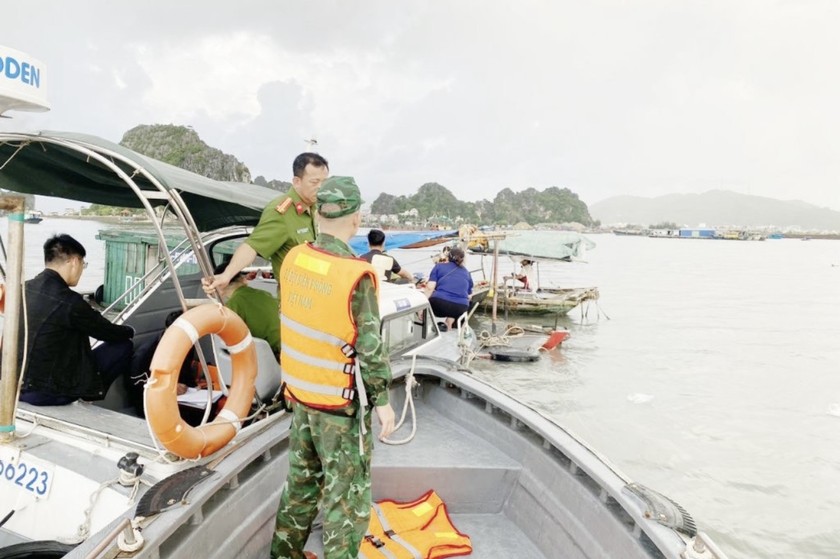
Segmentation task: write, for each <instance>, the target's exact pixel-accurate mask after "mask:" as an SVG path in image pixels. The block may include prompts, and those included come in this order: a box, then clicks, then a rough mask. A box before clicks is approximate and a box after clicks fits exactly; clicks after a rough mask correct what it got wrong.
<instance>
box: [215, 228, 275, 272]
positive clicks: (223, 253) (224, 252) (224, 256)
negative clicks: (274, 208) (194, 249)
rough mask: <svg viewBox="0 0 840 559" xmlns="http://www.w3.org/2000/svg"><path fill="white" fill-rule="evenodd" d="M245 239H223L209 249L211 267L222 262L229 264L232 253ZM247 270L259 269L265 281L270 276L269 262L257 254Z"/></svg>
mask: <svg viewBox="0 0 840 559" xmlns="http://www.w3.org/2000/svg"><path fill="white" fill-rule="evenodd" d="M247 238H248V237H244V236H243V237H236V238H234V239H225V240H223V241H219V242H217V243H215V244H214V245H213V246H212V247H210V261H211V262H212V263H213V267H214V268H215V267H216V266H218V265H219V264H221V263H222V262H229V261H230V259H231V258H232V257H233V253H234V252H236V249H237V248H239V245H241V244H242V243H244V242H245V239H247ZM248 268H259V269H260V271H261V273H262V275H263V277H266V278H267V279H268V278H269V277H270V276H271V262H269V261H268V260H266V259H265V258H263V257H262V256H260V255H259V254H258V255H257V257H256V259H254V263H253V264H251V265H250V266H248Z"/></svg>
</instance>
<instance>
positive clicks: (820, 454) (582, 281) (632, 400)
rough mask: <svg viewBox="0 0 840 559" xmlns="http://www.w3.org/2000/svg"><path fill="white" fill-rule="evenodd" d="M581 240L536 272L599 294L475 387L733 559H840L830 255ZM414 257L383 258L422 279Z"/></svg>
mask: <svg viewBox="0 0 840 559" xmlns="http://www.w3.org/2000/svg"><path fill="white" fill-rule="evenodd" d="M589 237H590V238H591V239H592V240H594V241H595V242H596V243H597V245H598V246H597V247H596V248H595V249H594V250H592V251H590V252H589V253H588V254H587V255H586V257H585V259H586V262H585V263H584V262H572V263H545V262H543V263H541V264H540V269H539V273H540V280H541V282H542V283H543V284H544V285H554V286H557V287H581V286H583V287H585V286H597V287H598V288H599V289H600V293H601V298H600V300H599V301H598V302H597V304H595V303H590V304H588V305H586V304H584V306H583V308H579V309H574V310H573V311H572V312H570V313H569V315H568V316H567V317H566V318H565V319H563V320H562V321H560V324H561V325H562V326H566V327H567V328H568V329H569V330H570V331H571V338H570V339H569V340H567V341H565V342H564V343H563V345H562V346H561V348H560V349H559V350H556V351H554V352H552V353H550V354H546V355H544V356H543V357H542V359H541V360H540V361H539V362H537V363H535V364H533V365H531V364H508V363H498V362H480V361H479V362H476V363H475V365H474V367H475V369H476V374H477V375H479V376H480V377H481V378H483V379H485V380H488V381H490V382H492V383H493V384H495V385H497V386H499V387H501V388H502V389H503V390H505V391H506V392H508V393H510V394H512V395H514V396H515V397H516V398H517V399H519V400H521V401H523V402H525V403H527V404H528V405H530V406H532V407H534V408H536V409H538V410H540V411H542V412H544V413H545V414H547V415H549V416H551V417H553V418H554V419H556V421H557V422H558V423H559V424H560V425H562V426H563V427H565V428H567V429H568V430H570V431H572V432H573V433H575V434H576V435H577V436H579V437H580V438H582V439H583V440H585V441H587V442H588V443H589V444H590V445H592V446H593V447H594V448H595V449H596V450H597V451H599V452H600V453H601V454H602V455H604V456H606V457H607V458H608V459H609V460H610V461H611V462H612V463H614V464H615V465H617V466H618V468H619V469H620V470H621V471H623V472H624V473H625V474H626V475H627V476H629V477H630V478H631V479H632V480H634V481H637V482H639V483H642V484H644V485H647V486H649V487H651V488H654V489H656V490H658V491H660V492H662V493H664V494H666V495H668V496H669V497H671V498H672V499H674V500H675V501H676V502H678V503H680V504H681V505H682V506H683V507H685V508H686V509H687V510H688V511H689V512H690V513H691V514H692V515H693V516H694V518H695V520H696V521H697V523H698V525H699V527H700V529H701V530H704V531H707V532H709V533H710V534H711V535H712V537H713V539H714V540H715V541H716V542H717V543H718V544H719V545H720V546H721V547H722V548H723V549H724V550H725V551H726V553H727V554H728V556H729V557H730V558H731V559H755V558H768V559H769V558H778V559H782V558H785V559H788V558H797V559H817V558H819V559H828V558H837V557H840V242H837V241H818V240H811V241H808V242H803V241H800V240H792V239H791V240H785V239H782V240H768V241H763V242H754V241H717V240H699V239H653V238H646V237H620V236H614V235H590V236H589ZM412 254H413V253H412V251H396V252H395V256H396V257H397V260H398V261H399V262H400V264H402V265H404V266H405V267H406V268H408V269H409V270H411V271H412V272H414V271H416V270H417V271H426V272H427V271H428V270H429V269H430V268H431V264H430V263H428V262H430V261H429V260H428V255H427V257H426V259H425V260H424V259H423V258H415V257H413V256H412ZM506 260H507V258H506V257H504V258H502V261H501V264H502V266H503V267H505V266H507V268H509V267H510V265H509V263H508V262H506ZM466 265H467V267H469V268H471V269H475V268H480V267H481V266H480V265H481V262H480V258H479V257H477V256H475V255H470V256H468V259H467V263H466ZM484 268H485V271H486V273H487V275H488V276H489V269H490V266H489V263H488V262H487V261H486V259H485V263H484ZM427 273H428V272H427ZM479 312H483V311H479ZM479 316H480V317H481V315H479ZM499 316H500V318H503V313H502V312H501V311H500V312H499ZM508 321H509V322H516V321H519V322H523V323H528V322H534V321H535V320H534V319H529V318H524V317H513V316H509V317H508ZM542 322H543V323H548V324H551V323H553V319H543V320H542ZM488 324H489V323H488V322H487V317H486V315H485V316H484V317H483V320H482V321H481V322H480V323H479V326H478V327H479V328H481V327H487V326H488ZM500 329H501V328H500Z"/></svg>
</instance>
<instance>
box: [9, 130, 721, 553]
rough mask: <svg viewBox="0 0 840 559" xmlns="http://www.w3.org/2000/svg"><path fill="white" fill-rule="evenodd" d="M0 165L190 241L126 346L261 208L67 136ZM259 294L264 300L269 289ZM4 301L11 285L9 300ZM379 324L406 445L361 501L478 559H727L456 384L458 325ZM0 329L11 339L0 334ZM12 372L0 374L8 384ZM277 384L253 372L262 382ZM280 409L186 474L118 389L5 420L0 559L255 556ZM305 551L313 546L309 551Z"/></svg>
mask: <svg viewBox="0 0 840 559" xmlns="http://www.w3.org/2000/svg"><path fill="white" fill-rule="evenodd" d="M0 164H2V170H0V187H3V188H7V189H10V190H14V191H17V192H27V193H33V194H44V193H46V192H52V193H61V195H62V196H65V197H68V198H73V199H77V200H80V201H86V202H97V203H111V204H113V203H116V204H119V205H122V206H126V207H143V208H145V209H146V210H147V212H148V213H149V215H150V218H151V219H153V220H154V219H157V218H156V215H155V212H154V206H156V205H168V206H169V207H170V208H171V210H172V212H173V213H174V214H175V216H174V217H175V218H176V220H177V221H178V222H179V223H180V224H181V226H182V227H183V228H184V232H185V236H186V239H187V240H186V241H185V242H184V243H182V245H180V246H179V247H176V248H175V249H173V250H171V251H169V252H166V251H164V252H163V253H162V254H161V260H160V262H159V263H158V265H157V266H155V267H154V268H153V269H151V270H150V271H149V272H148V273H147V274H146V276H145V277H143V278H141V279H140V280H139V281H138V282H137V285H132V286H130V289H129V291H131V292H132V293H133V294H135V295H134V296H133V298H132V300H131V301H130V302H129V303H128V304H127V305H126V306H125V308H124V309H123V310H122V311H120V312H119V313H118V314H117V315H116V316H115V317H114V320H115V321H116V322H119V323H124V324H129V325H131V326H133V327H134V328H135V330H136V331H137V337H138V338H139V339H141V340H142V339H147V338H148V337H151V336H157V335H159V334H160V332H161V329H162V327H163V324H164V317H165V316H166V315H167V314H168V313H169V312H170V311H172V310H175V309H185V308H189V307H192V306H195V304H196V303H197V301H195V299H196V298H197V297H203V293H202V292H201V291H200V287H199V283H200V280H201V277H202V276H204V275H209V274H210V273H211V271H212V269H213V267H214V266H215V265H216V264H218V263H219V262H218V261H220V260H221V258H223V256H224V255H225V254H229V251H230V250H231V247H232V246H235V245H236V244H237V243H239V242H242V241H243V240H244V238H245V237H246V236H247V234H248V233H249V231H250V227H251V226H252V225H253V224H254V223H256V221H257V219H258V216H259V213H260V211H261V209H262V207H263V206H264V205H265V204H266V203H267V202H268V201H269V200H270V199H271V197H273V196H274V195H275V193H274V192H273V191H270V190H268V189H261V188H260V187H256V186H254V185H235V188H232V186H233V185H230V184H224V183H218V182H216V181H211V180H209V179H205V178H203V177H198V176H195V175H192V174H191V173H187V172H186V171H183V170H180V169H177V168H174V167H171V166H168V165H165V164H163V163H160V162H157V161H154V160H151V159H149V158H145V157H142V156H139V155H137V154H135V153H134V152H131V151H130V150H127V149H125V148H122V147H120V146H117V145H115V144H111V143H110V142H106V141H104V140H101V139H98V138H95V137H91V136H83V135H76V134H46V133H45V134H39V135H28V134H20V133H0ZM33 167H34V168H43V169H44V170H45V174H44V175H43V176H42V178H41V180H39V181H36V183H33V182H31V181H28V180H27V177H28V174H29V170H30V169H32V168H33ZM47 169H48V170H49V172H47V171H46V170H47ZM81 171H83V172H81ZM79 176H84V177H85V180H84V181H83V182H78V181H77V180H76V177H79ZM153 224H154V225H155V227H156V232H157V234H158V235H159V236H160V241H161V245H162V246H167V245H166V239H165V237H164V236H163V232H162V230H161V228H160V226H159V223H158V222H157V221H153ZM11 277H12V275H11V274H10V278H11ZM19 279H20V278H18V281H19ZM260 281H261V282H262V283H263V285H262V287H263V288H267V289H269V290H270V289H273V288H274V283H273V281H272V280H260ZM14 283H15V280H14V279H12V280H11V281H10V285H8V286H7V287H9V293H10V294H12V298H11V300H12V301H15V300H16V299H15V298H14V297H15V295H14V294H13V293H12V292H13V291H14V290H15V289H19V284H18V286H17V287H15V285H14ZM257 287H258V286H257ZM138 290H139V293H138ZM204 301H206V300H204V299H203V300H202V301H198V303H199V304H201V303H203V302H204ZM380 312H381V315H382V316H381V318H382V335H383V342H384V343H385V344H386V346H387V347H388V349H389V353H390V355H391V361H392V367H393V373H394V377H395V381H394V385H393V386H392V397H393V399H394V403H395V408H396V409H401V408H403V409H406V410H409V411H410V410H412V409H413V410H414V411H415V413H414V416H415V418H416V421H415V422H412V421H411V420H409V425H412V430H413V431H414V435H413V437H410V440H408V441H405V443H404V444H401V445H399V446H385V445H382V444H380V443H377V448H376V450H375V453H374V459H373V484H374V490H373V491H374V498H375V499H383V498H388V499H394V500H412V499H415V498H417V497H418V496H420V495H422V494H423V493H425V492H426V491H427V490H428V489H431V488H434V489H435V490H436V492H437V493H438V494H439V495H440V496H441V497H442V498H443V500H444V501H445V503H446V505H447V509H448V510H449V512H450V513H451V518H452V522H453V524H454V525H455V526H456V527H457V529H458V530H459V531H460V532H462V533H465V534H467V535H469V536H470V538H471V540H472V548H473V552H472V556H473V557H477V558H481V559H488V558H489V559H497V558H507V557H531V558H534V559H540V558H543V557H544V558H553V557H558V556H570V557H591V558H595V557H627V558H661V557H666V558H669V559H677V558H681V557H698V558H705V559H715V558H717V559H723V557H724V554H723V553H722V552H721V551H720V550H718V549H717V548H716V547H715V545H714V543H713V542H712V541H711V539H710V538H709V537H708V536H707V535H705V534H704V533H702V532H699V531H698V530H697V527H696V525H695V523H694V521H693V520H692V519H691V517H690V516H689V515H688V514H687V513H685V512H684V511H683V510H682V508H681V507H679V506H678V505H676V504H675V503H674V502H673V501H671V500H670V499H668V498H667V497H664V496H662V495H660V494H658V493H656V492H655V491H653V490H650V489H648V488H645V487H644V486H642V485H639V484H636V483H633V482H631V481H630V480H629V479H628V478H627V477H626V476H624V475H623V474H621V473H620V472H619V471H618V469H617V468H616V467H615V466H613V465H611V464H610V463H609V462H608V461H607V460H606V459H605V458H604V457H602V456H600V455H599V454H598V453H597V452H596V451H595V450H594V449H592V448H591V447H590V446H589V445H587V444H586V443H585V442H583V441H582V440H580V439H579V438H577V437H575V436H574V434H572V433H570V432H568V431H567V430H564V429H563V428H562V427H560V426H558V425H557V424H556V423H555V422H554V421H552V420H551V419H549V418H547V417H545V416H543V415H542V414H540V413H538V412H536V411H534V410H532V409H530V408H528V407H527V406H525V405H523V404H522V403H520V402H517V401H515V400H514V399H512V398H511V397H509V396H507V395H505V394H503V393H501V392H500V391H498V390H497V389H496V388H494V387H493V386H490V385H488V384H485V383H483V382H481V381H479V380H478V379H476V378H475V377H473V376H472V375H470V374H469V370H468V369H466V370H465V367H466V365H465V361H464V354H465V351H466V350H467V349H469V348H470V347H472V346H471V345H470V343H471V341H470V330H469V329H468V326H467V325H466V324H465V323H464V322H463V321H462V322H461V325H460V327H458V328H456V329H453V330H451V331H448V332H440V330H439V329H438V327H437V323H436V320H435V319H434V317H433V316H432V313H431V309H430V307H429V304H428V300H427V299H426V298H425V296H424V295H423V294H422V293H421V292H420V291H419V290H417V289H415V288H413V287H412V286H410V285H383V287H382V289H381V293H380ZM7 318H9V317H7ZM5 326H6V332H7V333H8V332H10V331H12V329H13V326H12V325H11V320H10V321H9V322H7V323H6V325H5ZM7 339H8V338H7ZM10 346H11V347H10ZM13 346H14V345H13V344H5V345H4V348H3V351H4V361H3V362H4V364H8V363H14V362H15V360H14V359H7V357H9V356H14V351H15V349H14V347H13ZM199 348H203V349H201V351H202V352H203V354H204V355H205V357H206V358H207V361H208V362H214V361H215V360H216V359H218V358H219V357H220V356H219V353H218V349H217V348H216V347H215V346H214V345H213V344H211V343H210V340H206V339H205V340H204V341H203V342H202V343H200V344H199ZM274 364H275V365H276V362H275V363H274ZM13 369H14V367H12V369H5V368H4V373H5V374H4V377H3V382H4V383H8V382H10V380H9V379H10V378H12V379H13V378H14V376H15V375H14V374H13ZM272 374H274V373H273V370H272V369H271V368H270V367H266V368H260V369H259V370H258V371H257V377H258V378H257V383H259V382H260V381H261V378H260V377H261V376H262V377H265V375H272ZM269 380H274V381H279V379H276V378H275V379H269ZM210 383H212V379H211V380H210ZM8 386H9V385H8V384H4V387H6V388H8ZM11 386H12V387H14V384H12V385H11ZM12 391H14V388H12ZM6 394H8V392H6ZM281 407H282V406H281V405H280V403H279V402H278V401H277V400H276V398H274V397H272V395H271V394H270V393H268V394H263V395H262V396H259V395H258V396H257V400H256V401H255V403H254V405H253V407H252V409H251V414H250V415H251V416H252V417H249V418H248V419H247V421H243V427H242V429H241V430H239V432H238V433H237V434H236V436H235V437H234V438H233V440H232V441H231V443H229V444H227V445H226V446H224V447H223V448H222V449H221V450H220V451H219V452H217V453H215V454H210V455H208V456H199V457H198V458H195V459H183V458H181V457H179V456H177V455H176V454H173V452H172V450H171V449H167V448H166V447H165V446H163V445H162V443H161V442H160V441H159V440H158V437H157V436H156V434H155V432H154V430H153V429H152V428H151V427H150V424H149V423H147V421H146V420H144V419H143V418H141V417H138V416H137V415H135V414H133V413H132V412H131V411H130V406H129V405H128V402H127V400H126V395H125V394H124V393H120V390H119V386H116V385H115V386H114V387H113V388H112V390H111V392H110V393H109V394H108V396H107V397H106V399H105V400H104V401H103V402H100V403H97V404H86V403H75V404H71V405H68V406H60V407H41V408H36V407H32V406H28V405H24V404H17V403H15V406H14V409H13V413H12V416H11V419H10V420H9V424H8V425H6V427H8V429H6V431H5V433H6V435H7V436H5V437H4V438H3V442H2V443H0V460H3V464H4V466H3V469H2V472H3V475H2V476H0V524H2V527H0V557H2V556H3V555H2V554H3V553H7V554H10V553H12V552H13V551H14V552H17V551H18V550H21V548H25V547H26V546H29V547H30V548H36V547H38V546H40V547H45V546H47V547H52V548H54V549H55V551H54V552H53V554H52V555H46V556H53V557H58V556H62V555H64V554H65V553H66V555H65V556H66V557H68V558H71V559H72V558H81V557H98V556H109V557H112V556H116V555H117V554H119V553H122V556H131V557H137V558H157V557H187V556H195V557H209V558H219V559H222V558H229V557H241V558H250V557H255V558H256V557H261V558H262V557H266V556H267V554H268V553H267V550H268V546H269V543H270V538H271V534H272V528H273V520H274V513H275V510H276V506H277V502H278V499H279V492H280V487H281V485H282V480H283V479H284V477H285V474H286V470H287V467H288V466H287V451H288V432H289V422H290V417H289V416H288V415H287V414H285V413H284V412H283V411H282V409H281ZM2 411H4V410H0V412H2ZM5 411H6V412H8V411H9V410H5ZM2 417H4V416H3V415H2V414H0V418H2ZM401 433H402V432H398V433H397V434H396V435H395V437H396V436H402V435H401ZM13 435H14V436H13ZM23 435H26V436H23ZM9 472H10V473H9ZM319 535H320V534H319V533H318V532H316V533H315V534H313V537H312V538H311V539H310V543H309V548H310V549H312V550H314V551H318V548H319V543H318V536H319ZM44 541H46V542H49V543H41V542H44ZM71 548H72V549H71ZM59 553H60V554H61V555H58V554H59Z"/></svg>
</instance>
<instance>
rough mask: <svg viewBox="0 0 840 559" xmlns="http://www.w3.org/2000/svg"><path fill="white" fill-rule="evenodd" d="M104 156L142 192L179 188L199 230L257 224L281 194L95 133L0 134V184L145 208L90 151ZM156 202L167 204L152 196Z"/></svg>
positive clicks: (123, 181) (68, 197)
mask: <svg viewBox="0 0 840 559" xmlns="http://www.w3.org/2000/svg"><path fill="white" fill-rule="evenodd" d="M91 151H92V152H95V153H96V154H98V155H100V156H102V157H105V158H106V159H108V160H110V161H111V162H112V163H114V164H115V165H117V166H118V167H119V168H120V169H121V170H122V171H123V172H124V173H125V174H126V175H128V176H129V177H131V179H132V180H133V181H134V182H135V184H136V185H137V186H138V187H139V188H140V190H142V191H148V192H149V193H150V194H152V193H154V192H156V191H159V190H160V189H158V188H157V187H156V186H155V185H154V184H153V181H152V180H151V179H150V178H149V177H150V176H151V177H153V178H154V179H155V180H157V181H158V182H159V183H160V184H161V185H162V186H163V188H164V189H165V190H167V191H170V190H171V191H177V192H178V193H180V196H181V197H182V198H183V200H184V203H185V204H186V206H187V208H188V209H189V211H190V213H191V214H192V217H193V219H194V220H195V222H196V225H197V226H198V229H199V230H200V231H210V230H213V229H218V228H221V227H225V226H232V225H245V226H252V225H256V224H257V222H258V221H259V218H260V214H261V213H262V210H263V208H264V207H265V206H266V205H267V204H268V203H269V202H270V201H271V200H272V199H273V198H275V197H277V196H279V195H280V193H279V192H278V191H276V190H273V189H270V188H266V187H262V186H259V185H255V184H248V183H239V182H224V181H217V180H213V179H209V178H207V177H203V176H201V175H197V174H195V173H191V172H189V171H186V170H184V169H181V168H179V167H175V166H174V165H169V164H168V163H164V162H162V161H158V160H156V159H152V158H150V157H146V156H143V155H140V154H139V153H137V152H135V151H132V150H130V149H128V148H126V147H123V146H121V145H119V144H115V143H113V142H109V141H108V140H104V139H102V138H99V137H96V136H90V135H87V134H77V133H72V132H52V131H43V132H39V133H34V134H24V133H12V132H3V133H0V188H2V189H5V190H11V191H14V192H20V193H25V194H38V195H41V196H55V197H58V198H66V199H70V200H76V201H79V202H87V203H92V204H103V205H108V206H117V207H125V208H142V207H143V202H142V200H141V199H140V198H138V197H137V195H136V194H135V193H134V191H133V190H132V189H131V187H130V186H129V185H128V184H127V183H126V181H125V180H124V179H123V178H122V177H120V176H119V174H118V173H117V172H116V171H115V170H114V169H112V168H109V167H108V166H106V165H103V164H102V163H101V162H100V161H97V160H96V159H95V158H94V157H91V156H90V152H91ZM149 202H150V203H151V204H152V205H153V206H161V205H165V204H167V203H168V201H167V200H166V199H165V198H157V199H155V198H154V197H153V196H150V197H149Z"/></svg>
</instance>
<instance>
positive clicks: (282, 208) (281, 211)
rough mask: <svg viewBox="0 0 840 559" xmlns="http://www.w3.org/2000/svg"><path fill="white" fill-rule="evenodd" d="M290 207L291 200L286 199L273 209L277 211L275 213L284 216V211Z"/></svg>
mask: <svg viewBox="0 0 840 559" xmlns="http://www.w3.org/2000/svg"><path fill="white" fill-rule="evenodd" d="M291 205H292V199H291V198H286V199H285V200H283V201H282V202H280V203H279V204H277V205H276V206H275V207H274V209H275V210H277V213H279V214H284V213H286V210H288V209H289V206H291Z"/></svg>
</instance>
